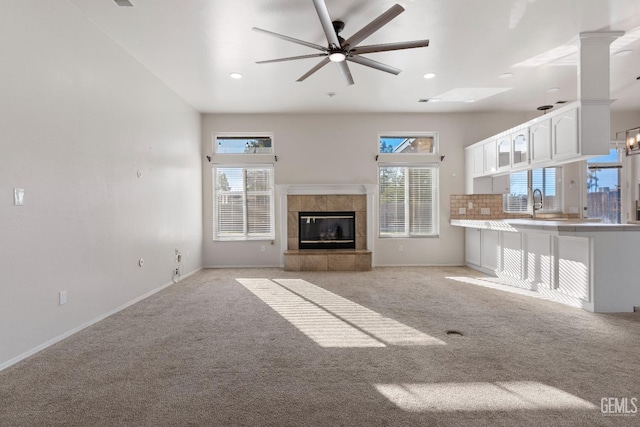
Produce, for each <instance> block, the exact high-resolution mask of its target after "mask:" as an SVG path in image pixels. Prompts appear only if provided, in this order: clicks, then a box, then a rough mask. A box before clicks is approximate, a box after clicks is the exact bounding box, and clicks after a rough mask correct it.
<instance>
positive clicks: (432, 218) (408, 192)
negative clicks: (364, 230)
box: [379, 165, 439, 237]
mask: <svg viewBox="0 0 640 427" xmlns="http://www.w3.org/2000/svg"><path fill="white" fill-rule="evenodd" d="M379 189H380V194H379V202H380V209H379V221H380V237H433V236H438V232H439V230H438V168H437V166H435V165H429V166H381V167H380V168H379Z"/></svg>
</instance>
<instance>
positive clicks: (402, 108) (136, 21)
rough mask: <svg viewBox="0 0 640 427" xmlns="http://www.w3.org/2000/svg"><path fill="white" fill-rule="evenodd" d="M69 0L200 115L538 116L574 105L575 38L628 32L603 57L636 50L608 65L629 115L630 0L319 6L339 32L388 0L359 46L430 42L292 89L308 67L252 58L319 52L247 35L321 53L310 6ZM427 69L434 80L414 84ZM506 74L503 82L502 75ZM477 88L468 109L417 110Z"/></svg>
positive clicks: (639, 45) (637, 103)
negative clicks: (549, 107)
mask: <svg viewBox="0 0 640 427" xmlns="http://www.w3.org/2000/svg"><path fill="white" fill-rule="evenodd" d="M70 1H71V2H72V3H73V4H75V5H77V7H78V8H79V9H80V10H81V11H82V12H83V13H84V14H86V15H87V16H88V17H89V18H90V19H91V20H92V21H94V22H95V23H96V24H97V25H98V26H100V27H101V28H102V29H103V30H104V31H105V32H106V33H107V34H108V35H109V36H111V37H112V38H113V39H114V40H115V41H116V42H118V43H119V44H120V45H121V46H123V47H124V49H126V50H127V51H128V52H130V53H131V54H132V55H133V56H134V57H136V58H137V59H138V60H139V61H140V62H141V63H142V64H144V66H145V67H147V68H148V69H149V70H151V72H153V73H154V74H155V75H157V76H158V77H159V78H160V79H161V80H163V81H164V82H165V83H166V84H167V85H168V86H169V87H171V88H172V89H173V90H174V91H175V92H176V93H178V94H179V95H180V96H181V97H182V98H184V99H185V100H186V101H187V102H188V103H189V104H191V105H192V106H193V107H194V108H196V109H197V110H198V111H201V112H212V113H262V112H265V113H268V112H308V113H317V112H471V111H506V110H511V111H513V110H522V111H535V110H536V107H538V106H540V105H544V104H554V103H555V102H557V101H561V100H566V101H572V100H575V99H576V98H577V83H576V81H577V67H576V56H575V55H569V56H568V57H567V56H563V55H566V53H567V49H566V47H567V45H570V44H571V42H572V41H574V40H575V38H576V37H577V35H578V34H579V33H580V32H583V31H625V32H626V33H627V35H628V37H626V38H625V39H624V40H621V39H619V40H620V41H619V42H618V43H617V45H616V46H614V48H613V49H612V53H615V52H616V51H620V50H633V52H632V53H631V54H630V55H627V56H619V55H618V56H613V57H611V98H612V99H615V100H616V101H615V102H614V103H613V105H612V108H613V109H614V110H640V80H636V77H638V76H640V1H638V0H326V5H327V8H328V10H329V14H330V16H331V18H332V19H341V20H343V21H344V22H345V23H346V25H345V29H344V31H343V32H342V33H341V35H342V36H343V37H345V38H348V37H349V36H350V35H351V34H353V33H354V32H356V31H357V30H359V29H360V28H362V27H363V26H365V25H366V24H368V23H369V22H370V21H371V20H373V19H374V18H376V17H377V16H378V15H380V14H381V13H383V12H384V11H386V10H387V9H388V8H390V7H391V6H393V5H394V4H395V3H399V4H400V5H401V6H403V7H404V8H405V11H404V12H403V13H401V14H400V15H399V16H398V17H396V18H395V19H393V20H392V21H391V22H390V23H388V24H387V25H385V26H384V27H382V28H381V29H380V30H379V31H378V32H376V33H374V34H373V35H372V36H371V37H369V38H368V39H366V40H365V41H364V42H363V43H361V45H369V44H378V43H391V42H400V41H407V40H420V39H429V40H430V46H429V47H426V48H419V49H408V50H402V51H395V52H384V53H374V54H369V55H368V56H369V57H370V58H371V59H374V60H376V61H379V62H383V63H385V64H388V65H391V66H393V67H396V68H400V69H401V70H403V71H402V72H401V73H400V74H399V75H397V76H394V75H392V74H388V73H384V72H381V71H378V70H374V69H371V68H368V67H363V66H361V65H359V64H354V63H349V66H350V68H351V73H352V75H353V78H354V80H355V84H354V85H352V86H345V85H344V83H343V80H342V77H341V75H340V74H339V72H338V70H337V68H336V66H335V64H328V65H327V66H325V67H324V68H322V69H321V70H319V71H318V72H317V73H315V74H313V75H312V76H311V77H309V78H308V79H307V80H305V81H304V82H296V80H297V79H298V78H299V77H300V76H302V75H303V74H304V73H305V72H307V71H308V70H309V69H310V68H311V67H313V66H314V65H315V64H316V63H317V62H319V60H318V59H302V60H296V61H288V62H280V63H271V64H256V63H255V61H259V60H265V59H274V58H280V57H288V56H296V55H305V54H310V53H316V52H317V51H314V50H313V49H310V48H308V47H305V46H301V45H298V44H294V43H290V42H287V41H284V40H281V39H278V38H274V37H270V36H268V35H265V34H261V33H258V32H255V31H252V30H251V28H252V27H259V28H262V29H265V30H269V31H273V32H276V33H280V34H284V35H287V36H289V37H293V38H296V39H301V40H304V41H308V42H311V43H315V44H319V45H326V39H325V36H324V34H323V32H322V27H321V25H320V21H319V19H318V16H317V14H316V11H315V8H314V6H313V3H312V1H311V0H245V1H238V0H180V1H176V0H130V1H131V3H132V4H133V5H134V6H133V7H119V6H118V5H117V4H116V2H115V0H70ZM573 46H577V43H575V42H574V43H573ZM569 50H570V49H569ZM557 52H562V53H561V54H559V55H556V58H555V59H554V60H550V59H549V58H551V57H552V55H553V54H554V53H557ZM232 72H239V73H242V74H243V76H244V77H243V78H242V79H240V80H234V79H231V78H230V77H229V74H230V73H232ZM428 72H434V73H436V74H437V76H436V77H435V78H434V79H430V80H427V79H424V78H423V75H424V74H425V73H428ZM507 72H508V73H513V77H512V78H510V79H501V78H499V76H500V75H502V74H503V73H507ZM551 88H558V89H559V90H557V91H555V92H550V91H549V89H551ZM329 93H333V94H335V96H332V97H330V96H328V94H329ZM447 93H449V95H446V94H447ZM491 93H496V94H494V95H490V94H491ZM488 94H489V95H490V96H488V97H486V98H483V99H480V100H478V101H477V102H475V103H465V102H463V101H457V102H454V101H445V102H439V103H437V104H436V103H420V102H418V100H419V99H423V98H434V97H442V98H446V99H449V96H451V97H456V98H457V99H461V100H462V99H465V98H466V97H476V98H481V97H482V96H487V95H488Z"/></svg>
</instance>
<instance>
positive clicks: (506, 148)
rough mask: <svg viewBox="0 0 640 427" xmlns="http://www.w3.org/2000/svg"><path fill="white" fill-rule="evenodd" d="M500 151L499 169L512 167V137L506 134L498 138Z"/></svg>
mask: <svg viewBox="0 0 640 427" xmlns="http://www.w3.org/2000/svg"><path fill="white" fill-rule="evenodd" d="M496 147H497V151H498V170H499V171H502V170H508V169H509V168H511V137H510V135H504V136H501V137H499V138H498V139H497V140H496Z"/></svg>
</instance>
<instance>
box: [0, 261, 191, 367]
mask: <svg viewBox="0 0 640 427" xmlns="http://www.w3.org/2000/svg"><path fill="white" fill-rule="evenodd" d="M200 270H202V267H201V268H197V269H195V270H193V271H192V272H190V273H188V274H186V275H182V277H181V278H180V281H179V282H178V283H180V282H182V281H183V280H184V279H186V278H187V277H189V276H192V275H194V274H196V273H197V272H199V271H200ZM175 284H176V283H174V282H173V281H171V282H169V283H167V284H164V285H162V286H160V287H158V288H155V289H153V290H151V291H149V292H147V293H145V294H143V295H140V296H139V297H136V298H134V299H132V300H131V301H128V302H126V303H124V304H122V305H121V306H119V307H116V308H114V309H113V310H111V311H109V312H107V313H105V314H102V315H100V316H98V317H96V318H95V319H93V320H90V321H88V322H86V323H83V324H82V325H80V326H78V327H75V328H73V329H71V330H69V331H67V332H65V333H63V334H61V335H58V336H57V337H55V338H52V339H50V340H49V341H47V342H44V343H42V344H40V345H38V346H36V347H34V348H32V349H31V350H28V351H26V352H24V353H22V354H20V355H18V356H16V357H14V358H12V359H9V360H7V361H6V362H4V363H1V364H0V371H2V370H4V369H7V368H8V367H9V366H11V365H15V364H16V363H18V362H20V361H22V360H24V359H26V358H27V357H30V356H33V355H34V354H36V353H38V352H40V351H42V350H44V349H45V348H47V347H50V346H52V345H54V344H56V343H58V342H60V341H62V340H63V339H65V338H68V337H70V336H71V335H73V334H75V333H77V332H80V331H81V330H83V329H85V328H88V327H89V326H91V325H93V324H95V323H98V322H99V321H101V320H104V319H106V318H107V317H109V316H111V315H113V314H116V313H117V312H119V311H122V310H124V309H125V308H127V307H130V306H132V305H133V304H135V303H137V302H140V301H142V300H143V299H146V298H149V297H150V296H151V295H153V294H155V293H158V292H160V291H161V290H163V289H165V288H168V287H169V286H171V285H175Z"/></svg>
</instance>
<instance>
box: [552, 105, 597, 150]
mask: <svg viewBox="0 0 640 427" xmlns="http://www.w3.org/2000/svg"><path fill="white" fill-rule="evenodd" d="M551 128H552V130H553V134H552V138H553V139H552V147H553V153H552V158H553V159H554V160H560V159H564V158H567V157H575V156H577V155H579V154H580V144H579V141H578V109H577V108H572V109H570V110H566V111H563V112H562V113H560V114H556V115H554V116H553V117H552V118H551ZM607 144H608V140H607Z"/></svg>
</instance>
